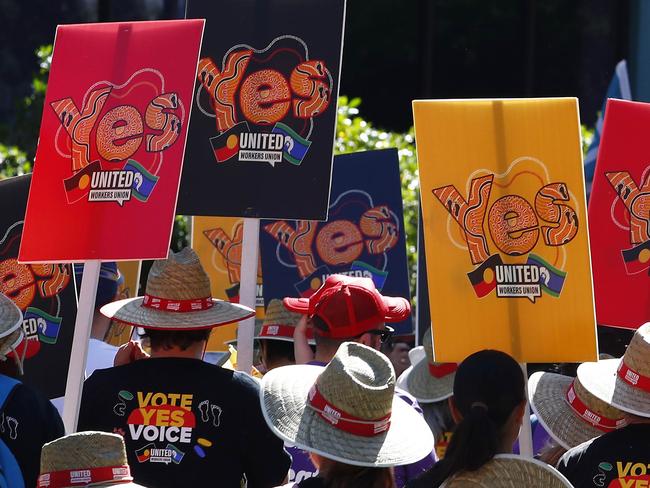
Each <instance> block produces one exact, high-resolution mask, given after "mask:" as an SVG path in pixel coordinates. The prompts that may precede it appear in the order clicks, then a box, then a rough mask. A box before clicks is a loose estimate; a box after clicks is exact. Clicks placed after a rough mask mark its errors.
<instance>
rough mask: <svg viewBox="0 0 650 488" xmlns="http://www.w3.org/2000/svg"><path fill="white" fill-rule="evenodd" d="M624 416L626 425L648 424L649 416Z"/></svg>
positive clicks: (649, 422)
mask: <svg viewBox="0 0 650 488" xmlns="http://www.w3.org/2000/svg"><path fill="white" fill-rule="evenodd" d="M625 418H626V420H627V425H643V424H650V418H645V417H638V416H636V415H628V416H626V417H625Z"/></svg>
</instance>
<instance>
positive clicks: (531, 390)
mask: <svg viewBox="0 0 650 488" xmlns="http://www.w3.org/2000/svg"><path fill="white" fill-rule="evenodd" d="M572 382H573V378H572V377H570V376H564V375H561V374H554V373H543V372H541V371H538V372H537V373H535V374H533V375H532V376H531V377H530V379H529V380H528V397H529V400H530V405H531V407H532V408H533V412H534V413H535V415H537V418H538V420H539V421H540V423H541V424H542V426H543V427H544V429H545V430H546V432H548V433H549V434H550V435H551V437H552V438H553V439H555V441H556V442H557V443H558V444H560V445H561V446H562V447H563V448H564V449H567V450H569V449H571V448H572V447H575V446H577V445H579V444H582V443H583V442H587V441H588V440H589V439H593V438H594V437H599V436H601V435H603V434H604V433H605V432H603V431H602V430H599V429H597V428H596V427H594V426H593V425H591V424H590V423H588V422H585V421H584V420H581V419H580V417H578V414H576V412H575V411H574V410H573V409H572V408H571V406H570V405H569V404H568V403H567V401H566V392H567V390H568V389H569V387H570V386H571V383H572Z"/></svg>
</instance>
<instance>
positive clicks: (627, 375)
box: [625, 369, 639, 386]
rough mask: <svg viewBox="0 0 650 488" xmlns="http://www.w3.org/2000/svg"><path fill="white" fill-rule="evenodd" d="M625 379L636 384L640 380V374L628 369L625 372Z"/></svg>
mask: <svg viewBox="0 0 650 488" xmlns="http://www.w3.org/2000/svg"><path fill="white" fill-rule="evenodd" d="M625 379H626V380H628V381H629V382H630V383H632V384H633V385H635V386H636V384H637V383H638V382H639V375H638V374H636V373H634V372H633V371H630V370H629V369H628V370H627V371H626V372H625Z"/></svg>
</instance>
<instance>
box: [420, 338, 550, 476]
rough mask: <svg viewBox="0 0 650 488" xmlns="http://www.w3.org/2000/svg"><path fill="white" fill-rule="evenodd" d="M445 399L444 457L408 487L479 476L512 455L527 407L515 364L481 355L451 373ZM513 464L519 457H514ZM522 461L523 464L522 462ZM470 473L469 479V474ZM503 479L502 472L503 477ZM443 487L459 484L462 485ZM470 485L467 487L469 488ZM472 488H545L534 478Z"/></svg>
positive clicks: (491, 354) (498, 354)
mask: <svg viewBox="0 0 650 488" xmlns="http://www.w3.org/2000/svg"><path fill="white" fill-rule="evenodd" d="M453 393H454V394H453V396H452V397H451V398H450V399H449V403H450V407H451V412H452V415H453V417H454V420H455V421H456V424H457V425H456V427H455V429H454V432H453V435H452V437H451V441H450V442H449V446H448V447H447V452H446V454H445V457H444V458H443V459H442V460H441V461H439V462H438V463H437V464H436V465H435V466H434V467H433V468H432V469H431V470H429V471H428V472H427V473H425V474H424V475H422V476H421V477H420V478H419V479H417V480H415V481H414V482H412V483H409V485H408V486H409V487H410V488H424V487H426V488H436V487H439V486H445V485H444V483H445V482H447V483H451V481H452V480H454V478H456V477H461V479H465V478H466V477H472V476H474V475H477V476H479V478H482V477H483V474H482V473H484V472H485V471H480V470H481V468H483V467H485V470H487V471H489V470H491V469H492V468H488V467H487V466H488V465H490V464H491V463H492V461H493V460H494V458H495V456H496V455H498V454H511V453H512V445H513V443H514V442H515V440H516V439H517V436H518V434H519V429H520V427H521V423H522V419H523V416H524V412H525V408H526V395H525V383H524V375H523V373H522V371H521V368H520V367H519V364H517V362H516V361H515V360H514V359H513V358H512V357H510V356H509V355H508V354H506V353H504V352H501V351H494V350H483V351H479V352H476V353H474V354H472V355H470V356H468V357H467V358H465V360H463V362H462V363H460V365H459V366H458V369H457V370H456V378H455V379H454V392H453ZM514 461H515V462H517V461H520V458H515V459H514ZM521 462H523V461H521ZM473 473H474V474H473ZM502 477H503V479H504V480H508V478H509V475H508V473H507V471H504V472H503V473H502ZM454 483H455V484H451V485H449V484H448V485H446V486H468V485H462V484H459V483H462V482H461V481H454ZM469 486H472V485H471V484H470V485H469ZM477 486H490V487H492V486H529V487H539V488H542V487H546V486H547V485H545V484H543V483H541V482H540V481H539V480H538V479H536V478H532V477H531V478H530V479H529V482H526V483H517V484H512V483H511V484H503V485H493V484H490V483H485V484H483V485H481V484H478V485H477Z"/></svg>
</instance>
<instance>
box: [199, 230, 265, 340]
mask: <svg viewBox="0 0 650 488" xmlns="http://www.w3.org/2000/svg"><path fill="white" fill-rule="evenodd" d="M243 230H244V219H238V218H234V217H193V219H192V248H193V249H194V250H195V251H196V253H197V254H198V255H199V259H200V260H201V264H202V265H203V268H204V269H205V271H206V273H208V276H209V277H210V284H211V287H212V297H213V298H219V299H221V300H228V301H231V302H235V303H239V286H240V281H241V253H242V237H243ZM262 287H263V285H262V268H261V266H260V265H258V272H257V297H256V302H257V303H256V308H255V311H256V318H257V319H264V299H263V296H262ZM237 326H238V325H237V324H236V323H235V324H228V325H223V326H221V327H215V328H214V329H212V332H211V333H210V340H209V341H208V347H207V350H208V351H227V350H228V346H227V345H226V341H234V340H235V339H237Z"/></svg>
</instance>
